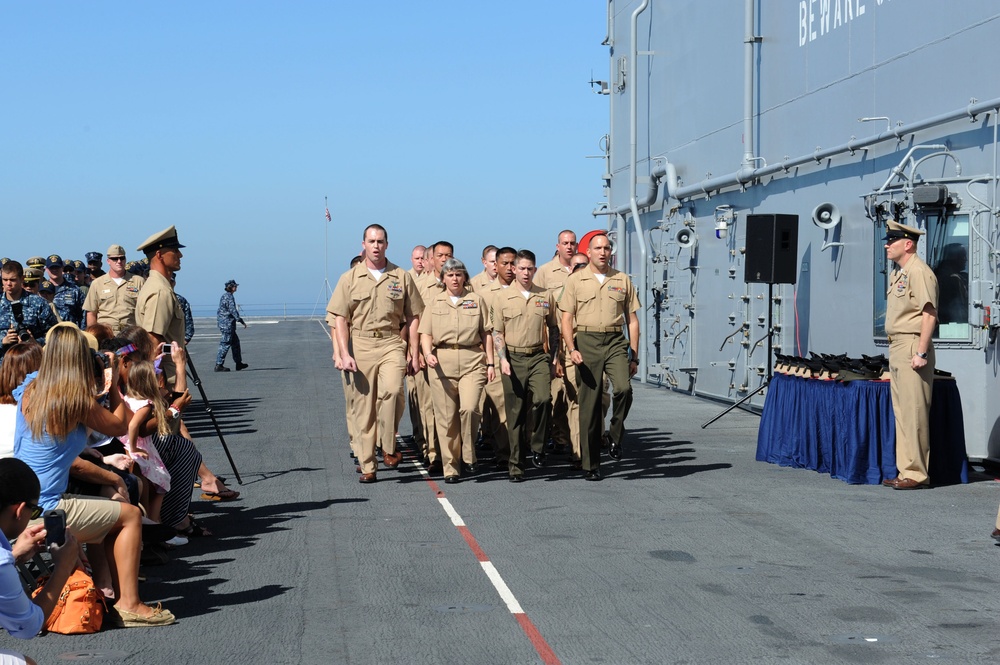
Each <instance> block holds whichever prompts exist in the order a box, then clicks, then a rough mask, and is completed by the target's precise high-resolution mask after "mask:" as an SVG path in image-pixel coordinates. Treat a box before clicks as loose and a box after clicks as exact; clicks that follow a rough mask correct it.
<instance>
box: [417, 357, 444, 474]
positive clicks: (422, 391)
mask: <svg viewBox="0 0 1000 665" xmlns="http://www.w3.org/2000/svg"><path fill="white" fill-rule="evenodd" d="M431 371H432V370H431V369H430V368H429V367H425V368H424V369H422V370H420V374H418V375H417V376H416V377H415V378H416V379H417V382H416V383H417V386H416V387H417V404H418V408H419V409H420V423H421V425H423V431H424V443H423V445H422V446H421V447H420V451H421V452H422V453H423V455H424V457H426V458H427V459H428V460H430V461H431V462H432V463H433V462H436V461H438V459H439V458H440V455H441V446H440V443H439V441H438V435H437V426H436V423H435V419H434V400H433V398H432V394H433V391H432V389H431V381H430V375H431Z"/></svg>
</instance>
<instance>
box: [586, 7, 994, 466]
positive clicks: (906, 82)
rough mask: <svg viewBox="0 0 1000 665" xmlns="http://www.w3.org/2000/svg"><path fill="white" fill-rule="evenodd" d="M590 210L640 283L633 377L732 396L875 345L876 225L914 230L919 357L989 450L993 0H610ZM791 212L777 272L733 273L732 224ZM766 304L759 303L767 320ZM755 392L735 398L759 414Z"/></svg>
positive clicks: (970, 443) (881, 301)
mask: <svg viewBox="0 0 1000 665" xmlns="http://www.w3.org/2000/svg"><path fill="white" fill-rule="evenodd" d="M607 9H608V13H607V24H608V27H607V38H606V40H605V44H606V45H607V46H608V47H609V51H610V73H609V77H608V81H606V82H605V81H596V82H594V84H595V85H596V86H597V91H598V92H600V93H602V94H605V95H607V96H608V99H609V100H610V132H609V134H608V136H607V137H605V139H604V140H603V141H602V145H603V146H604V147H605V149H606V160H605V164H606V170H605V173H604V176H603V179H604V194H605V197H606V199H607V200H606V203H603V204H601V205H599V206H598V208H597V209H595V211H594V214H595V216H597V218H598V220H599V222H598V224H599V225H600V224H601V223H603V221H605V220H606V221H607V223H608V228H609V229H610V230H611V231H612V234H613V236H614V237H615V240H616V245H617V256H616V261H617V265H618V267H619V268H620V269H623V270H625V271H627V272H629V273H630V274H631V275H632V276H633V279H634V280H635V281H636V284H637V286H638V288H639V290H640V293H642V294H643V298H642V300H643V309H642V311H641V312H640V322H641V324H642V330H643V342H642V345H643V351H644V352H643V353H642V354H640V358H641V367H640V371H639V374H638V376H639V378H640V379H641V380H643V381H646V382H651V383H654V384H662V385H665V386H668V387H670V388H672V389H675V390H679V391H685V392H690V393H692V394H696V395H700V396H706V397H711V398H716V399H720V400H723V401H729V402H735V401H737V400H739V399H741V398H743V397H744V396H746V395H748V394H749V393H751V392H752V391H754V390H755V389H756V388H757V387H759V386H760V384H761V383H762V382H763V381H765V380H766V377H767V366H768V364H769V363H770V362H771V359H769V357H768V356H769V351H768V343H767V341H766V337H767V333H768V330H769V317H770V320H771V321H773V330H774V334H773V337H772V338H771V340H770V341H771V342H772V343H773V347H774V352H776V353H781V354H791V355H808V352H810V351H813V352H824V353H848V354H851V355H854V356H858V355H860V354H879V353H886V352H887V349H886V347H887V339H886V335H885V331H884V327H883V324H884V312H885V302H886V295H885V294H886V285H887V273H888V271H889V269H891V266H887V265H886V258H885V250H884V243H883V241H882V238H883V236H884V235H885V223H886V220H888V219H897V220H899V221H901V222H903V223H905V224H909V225H912V226H917V227H919V228H921V229H924V230H926V232H927V235H926V236H925V238H924V240H922V241H921V242H920V243H919V253H920V255H921V256H922V258H923V259H924V260H925V261H926V262H927V264H928V265H930V266H931V268H932V269H934V270H935V272H936V273H937V274H938V279H939V282H941V302H940V306H939V312H940V325H939V328H938V330H937V332H936V334H935V341H934V344H935V348H936V349H937V366H938V368H940V369H944V370H947V371H949V372H951V373H953V374H954V375H955V377H956V379H957V381H958V385H959V388H960V390H961V394H962V401H963V409H964V420H965V432H966V439H967V450H968V454H969V456H970V457H973V458H986V457H994V458H996V457H1000V431H997V423H998V417H1000V399H998V398H997V397H996V395H997V394H998V391H997V387H998V384H1000V379H998V363H997V357H996V343H995V341H996V333H997V330H998V327H1000V298H998V293H997V279H998V278H997V267H998V253H997V250H996V245H997V240H998V237H997V236H998V233H997V225H998V221H997V215H998V213H1000V209H998V202H997V185H998V180H997V115H998V107H1000V76H998V74H997V73H996V72H995V71H994V65H993V57H992V55H993V51H994V45H995V44H996V43H997V41H998V39H1000V13H998V12H1000V5H998V4H997V3H996V2H993V1H991V0H966V1H963V2H961V3H947V4H946V3H941V2H935V1H933V0H910V1H907V2H902V1H900V0H802V1H792V0H779V1H774V2H770V1H769V2H763V1H760V0H747V1H746V2H742V3H741V2H737V1H735V0H730V1H725V2H723V1H722V0H709V1H705V0H700V1H697V2H695V1H689V2H684V1H680V0H669V1H667V0H631V1H628V2H626V1H622V0H609V2H608V7H607ZM769 214H778V215H797V216H798V220H797V224H796V227H795V228H796V230H797V235H798V244H797V250H796V252H795V258H794V273H795V279H794V282H795V283H794V284H771V285H769V284H766V283H755V282H749V283H748V281H747V280H746V279H745V277H746V275H745V269H746V266H745V263H746V261H747V256H748V254H747V235H746V228H747V218H748V216H754V215H769ZM769 309H770V312H769V311H768V310H769ZM763 400H764V393H763V392H762V393H761V394H759V395H755V396H754V397H753V398H752V399H751V400H750V402H749V403H750V404H751V405H752V406H754V407H760V406H761V405H762V404H763Z"/></svg>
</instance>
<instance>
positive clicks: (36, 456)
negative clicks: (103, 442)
mask: <svg viewBox="0 0 1000 665" xmlns="http://www.w3.org/2000/svg"><path fill="white" fill-rule="evenodd" d="M46 341H47V347H46V351H45V354H44V355H43V356H42V364H41V367H40V368H39V370H38V373H37V375H29V376H28V378H27V379H26V380H25V382H24V384H22V386H20V387H18V388H17V390H15V391H14V397H15V399H18V400H19V403H20V408H19V410H18V412H17V431H16V434H15V437H14V454H15V456H17V457H18V458H20V459H22V460H24V461H25V462H26V463H27V464H28V466H30V467H31V468H32V469H33V470H34V471H35V473H36V474H37V475H38V476H39V481H40V483H41V494H40V501H39V503H40V505H41V507H42V508H43V509H44V510H50V509H53V508H59V509H62V510H64V511H66V528H67V529H68V530H69V531H72V532H73V535H74V536H75V537H76V538H77V540H79V541H80V542H83V543H88V544H94V545H102V546H103V553H104V556H105V557H106V559H107V562H108V564H109V567H110V570H111V572H112V579H111V583H112V587H113V589H114V593H115V597H116V598H117V604H116V605H115V606H114V608H113V609H111V610H109V612H108V616H109V618H110V619H111V620H112V621H114V622H115V623H118V624H120V625H122V626H125V627H135V626H162V625H167V624H171V623H173V622H174V615H173V614H171V613H170V612H169V611H168V610H165V609H162V608H160V607H156V608H152V607H150V606H148V605H146V604H144V603H143V602H142V601H141V600H140V599H139V554H140V548H141V544H142V524H141V513H140V512H139V509H138V508H136V507H135V506H132V505H131V504H127V503H122V502H120V501H109V500H106V499H103V498H93V497H83V496H74V495H64V492H65V491H66V488H67V484H68V482H69V470H70V466H71V465H72V464H73V461H74V460H75V459H77V456H78V455H79V454H80V452H82V451H83V449H84V448H85V447H86V445H87V429H88V428H91V429H94V430H97V431H98V432H103V433H105V434H110V435H113V436H120V435H122V434H125V433H126V432H127V427H128V426H127V422H126V420H125V413H126V412H125V404H124V403H123V402H122V399H121V395H120V394H119V393H118V391H116V390H112V391H110V394H109V406H110V409H105V408H104V407H103V406H101V405H100V403H98V402H97V400H96V399H95V396H96V394H97V390H96V388H95V386H96V383H97V379H96V378H95V371H94V370H95V364H94V363H95V358H94V356H95V354H94V353H93V352H92V351H91V349H90V348H89V345H88V341H87V339H86V338H85V337H84V333H82V332H81V331H80V330H79V329H77V328H76V326H75V325H72V324H68V323H64V324H60V325H57V326H53V328H52V329H51V330H50V331H49V333H48V336H47V338H46ZM95 346H96V344H95ZM108 357H109V362H110V364H111V374H112V382H113V384H116V383H117V379H118V362H117V359H116V357H115V355H114V354H109V356H108ZM100 380H101V382H102V383H103V373H102V375H101V379H100ZM91 558H93V557H91Z"/></svg>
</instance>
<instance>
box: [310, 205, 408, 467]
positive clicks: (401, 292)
mask: <svg viewBox="0 0 1000 665" xmlns="http://www.w3.org/2000/svg"><path fill="white" fill-rule="evenodd" d="M362 237H363V241H362V246H363V248H364V252H365V260H364V261H362V262H360V263H358V264H357V265H356V266H354V267H353V268H351V269H350V270H348V271H347V272H346V273H344V274H343V275H341V277H340V279H339V280H338V282H337V286H336V288H335V289H334V291H333V296H332V297H331V298H330V302H329V304H328V305H327V313H328V314H331V315H333V317H334V319H333V320H334V327H335V330H336V334H337V339H338V344H337V347H336V350H337V351H338V352H339V353H340V366H341V367H342V368H343V370H344V371H347V372H351V373H352V376H351V380H352V381H353V383H354V389H355V391H356V392H355V396H354V402H353V404H352V408H353V416H354V418H355V427H356V428H357V429H356V431H357V432H358V439H359V441H358V448H359V451H360V453H361V454H360V455H359V456H358V463H359V465H360V469H361V478H360V479H359V480H360V482H362V483H373V482H375V480H376V475H375V473H376V469H377V466H378V463H377V461H376V459H375V447H376V442H378V443H381V447H382V452H383V462H384V464H385V466H386V467H387V468H390V469H394V468H396V467H397V466H399V462H400V461H401V459H402V454H401V453H398V452H396V430H397V428H398V427H399V419H400V417H401V415H402V411H401V410H399V409H398V408H397V407H398V402H399V401H400V400H402V399H403V377H404V376H405V374H406V373H407V371H408V369H409V371H416V370H417V369H418V368H419V365H418V360H417V326H418V325H419V317H420V314H421V312H422V311H423V308H424V304H423V300H422V299H421V297H420V293H419V292H418V291H417V287H416V284H414V282H413V278H412V277H411V276H410V274H409V273H408V272H406V271H405V270H403V269H402V268H400V267H399V266H397V265H395V264H394V263H390V262H389V261H388V260H387V259H386V257H385V251H386V249H387V248H388V246H389V238H388V233H387V232H386V230H385V229H384V228H383V227H381V226H379V225H378V224H372V225H370V226H368V227H367V228H366V229H365V231H364V234H363V236H362ZM401 331H402V332H401ZM408 365H409V367H408ZM380 395H381V396H382V397H383V399H379V396H380ZM390 425H391V426H390Z"/></svg>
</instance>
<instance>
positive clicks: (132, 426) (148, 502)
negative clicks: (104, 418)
mask: <svg viewBox="0 0 1000 665" xmlns="http://www.w3.org/2000/svg"><path fill="white" fill-rule="evenodd" d="M125 402H126V403H127V404H128V407H129V409H131V410H132V414H133V415H132V420H131V421H129V424H128V438H127V439H126V440H124V441H123V443H125V445H126V446H127V447H128V454H129V456H130V457H131V458H132V459H133V460H134V461H135V465H136V466H137V467H139V470H140V471H141V472H142V475H143V477H144V478H145V479H146V480H148V481H149V482H147V483H143V495H144V496H143V498H142V500H141V503H142V505H143V506H144V507H145V508H146V516H147V517H149V519H151V520H153V521H154V522H159V521H160V506H161V505H162V504H163V495H164V494H166V493H167V492H168V491H169V490H170V473H169V472H168V471H167V468H166V467H165V466H164V465H163V460H162V459H160V454H159V453H158V452H157V451H156V446H155V445H153V441H152V438H153V437H152V436H141V435H140V432H141V431H142V430H143V428H144V427H145V426H146V425H147V423H149V421H150V420H151V419H153V418H155V419H156V430H157V433H159V434H168V433H169V431H170V421H171V419H170V418H168V417H167V405H166V402H164V400H163V397H161V396H160V388H159V385H158V384H157V381H156V370H155V368H154V366H153V363H151V362H149V361H148V360H137V361H135V362H133V363H132V366H131V368H130V369H129V374H128V391H127V394H126V395H125ZM150 485H153V486H154V488H155V491H150Z"/></svg>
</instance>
